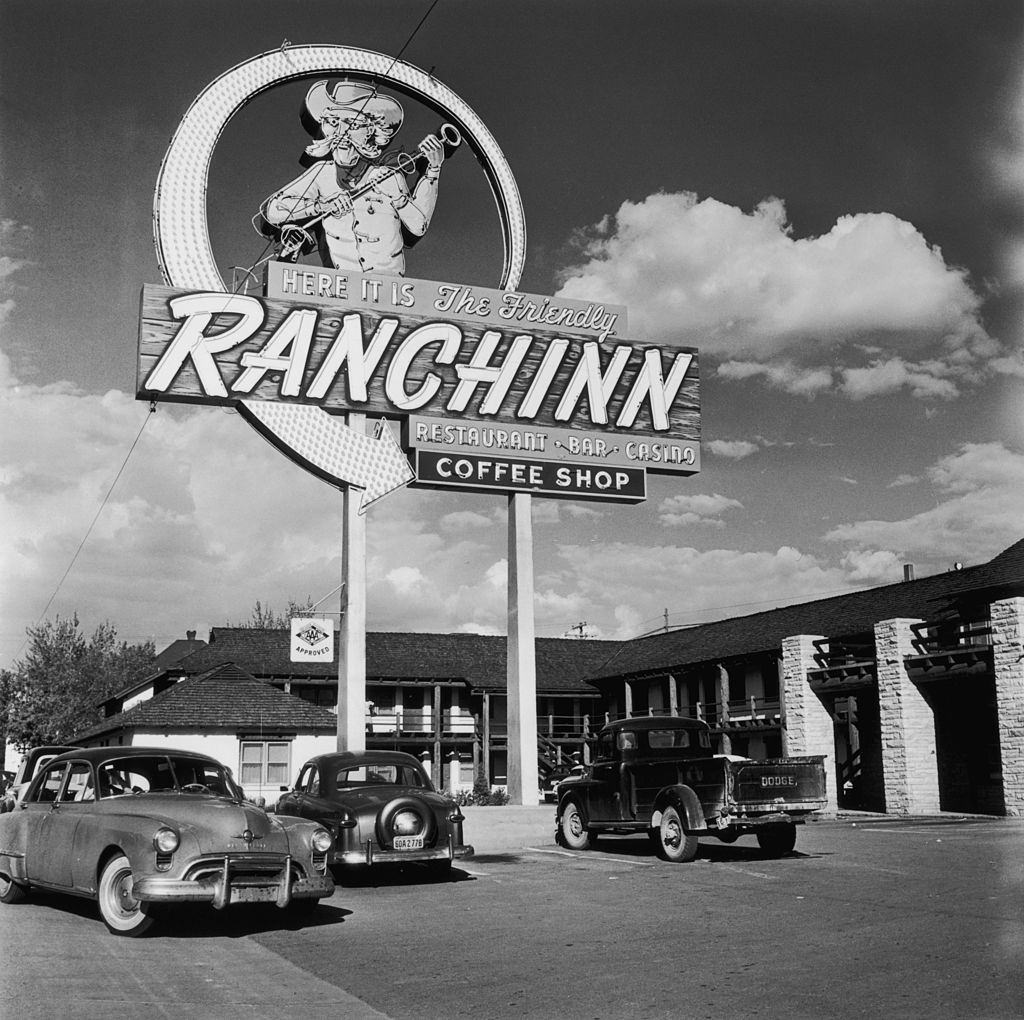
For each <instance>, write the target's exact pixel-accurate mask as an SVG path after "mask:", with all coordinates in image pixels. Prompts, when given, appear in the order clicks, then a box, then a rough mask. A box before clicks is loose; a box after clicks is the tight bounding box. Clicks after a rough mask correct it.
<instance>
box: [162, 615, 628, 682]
mask: <svg viewBox="0 0 1024 1020" xmlns="http://www.w3.org/2000/svg"><path fill="white" fill-rule="evenodd" d="M290 643H291V642H290V632H289V631H287V630H283V629H280V630H270V629H262V628H252V627H214V628H213V629H212V630H211V631H210V641H209V644H207V645H206V646H205V647H204V648H200V649H198V650H197V651H195V652H193V654H192V655H190V656H188V657H187V658H185V659H183V660H182V661H181V662H179V663H178V664H177V666H176V667H175V668H176V669H182V670H184V671H185V672H186V673H189V674H191V673H199V672H202V671H204V670H207V669H209V668H211V667H212V666H213V665H214V664H219V663H222V662H233V663H235V664H236V665H237V666H238V667H239V668H241V669H244V670H245V671H246V672H248V673H250V674H252V675H253V676H254V677H260V678H265V679H271V678H276V679H287V678H291V679H305V680H316V679H322V680H324V681H325V682H326V681H330V682H333V681H336V680H337V677H338V649H337V648H335V655H334V658H333V659H332V660H331V661H330V662H327V661H322V662H309V663H299V662H291V661H290V657H289V656H290V652H289V649H290ZM619 644H620V642H618V641H595V640H590V639H586V638H583V639H577V638H538V639H537V642H536V656H537V658H536V664H537V690H538V692H540V693H550V694H559V693H561V694H569V693H581V694H591V695H593V694H595V693H596V692H595V691H594V690H593V688H591V687H590V686H589V685H588V684H587V680H586V678H587V677H588V676H589V675H590V674H591V673H592V672H593V671H594V670H596V669H597V668H598V667H599V666H600V665H601V664H602V663H603V662H604V661H605V660H606V659H607V658H608V657H609V656H610V655H612V654H613V652H614V651H615V649H616V648H618V646H619ZM506 656H507V640H506V638H505V636H504V635H493V634H410V633H398V632H390V631H372V632H370V633H368V634H367V635H366V678H367V681H368V682H369V683H373V682H374V681H380V680H393V681H397V680H406V681H408V680H427V681H436V680H454V681H462V682H464V683H465V684H467V686H469V687H471V688H474V689H477V690H482V691H483V690H495V691H504V690H505V688H506V683H507V680H506V661H507V658H506Z"/></svg>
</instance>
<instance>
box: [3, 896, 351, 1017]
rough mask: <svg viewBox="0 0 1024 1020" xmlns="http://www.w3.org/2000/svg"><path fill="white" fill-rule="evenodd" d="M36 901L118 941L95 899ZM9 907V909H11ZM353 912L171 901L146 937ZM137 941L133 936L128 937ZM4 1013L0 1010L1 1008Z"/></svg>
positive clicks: (324, 921) (211, 932) (251, 930)
mask: <svg viewBox="0 0 1024 1020" xmlns="http://www.w3.org/2000/svg"><path fill="white" fill-rule="evenodd" d="M30 904H34V905H36V906H39V907H46V908H48V909H50V910H56V911H59V912H60V913H61V914H64V915H67V916H69V917H79V918H82V919H83V920H85V921H91V922H94V923H95V925H96V927H97V929H98V931H99V933H100V934H101V936H102V937H105V938H110V939H118V938H119V936H117V935H112V934H110V933H108V932H107V931H106V929H105V928H104V927H103V921H102V919H101V918H100V913H99V908H98V907H97V905H96V902H95V901H94V900H88V899H83V898H82V897H79V896H63V895H61V894H60V893H56V892H49V891H44V890H33V891H32V893H31V896H30V899H29V901H28V903H26V906H28V905H30ZM7 909H10V908H7ZM351 913H352V911H351V910H346V909H344V908H343V907H338V906H335V905H334V904H333V903H331V902H330V900H322V901H320V902H319V903H318V904H317V905H316V907H315V908H313V909H309V908H302V907H300V908H297V909H284V910H281V909H279V908H278V907H274V906H270V905H268V904H263V903H258V904H248V903H243V904H236V905H235V906H233V907H228V908H226V909H225V910H214V909H213V907H211V906H209V905H208V904H205V903H193V904H168V905H164V906H161V907H157V908H156V910H155V911H154V916H155V918H156V922H157V923H156V924H154V925H153V927H152V928H151V929H150V930H149V931H148V932H147V933H146V934H145V935H143V936H141V940H142V941H149V940H152V939H159V938H170V939H177V938H190V939H192V938H197V937H198V938H204V937H207V938H225V937H227V938H244V937H245V936H247V935H253V934H256V933H260V932H271V931H296V930H298V929H301V928H322V927H325V926H327V925H332V924H341V923H342V922H343V921H344V920H345V918H346V917H347V916H348V915H349V914H351ZM125 941H134V940H125ZM0 1012H2V1010H0Z"/></svg>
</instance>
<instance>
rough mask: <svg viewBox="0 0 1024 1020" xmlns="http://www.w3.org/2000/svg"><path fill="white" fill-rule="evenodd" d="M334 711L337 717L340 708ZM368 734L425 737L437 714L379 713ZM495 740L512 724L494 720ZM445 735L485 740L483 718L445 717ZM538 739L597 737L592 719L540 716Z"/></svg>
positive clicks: (368, 722)
mask: <svg viewBox="0 0 1024 1020" xmlns="http://www.w3.org/2000/svg"><path fill="white" fill-rule="evenodd" d="M333 711H334V712H335V713H336V712H337V708H334V709H333ZM366 732H367V733H368V734H371V735H377V736H388V735H395V736H424V735H430V736H433V735H434V734H435V727H434V712H433V711H431V710H430V709H408V708H407V709H390V710H384V711H380V710H375V711H373V712H369V713H367V715H366ZM489 732H490V736H491V738H492V739H494V738H498V739H505V738H506V737H507V736H508V722H507V721H506V720H504V719H502V720H495V719H492V720H491V723H490V727H489ZM441 733H442V734H443V735H445V736H457V737H476V738H477V739H482V738H483V726H482V724H481V721H480V718H479V717H478V716H476V715H471V714H470V713H468V712H452V711H444V712H442V713H441ZM537 733H538V735H540V736H542V737H545V738H547V739H550V740H555V741H559V740H568V741H579V740H585V739H586V738H587V737H589V736H593V735H594V729H593V722H592V718H591V716H590V715H580V716H576V715H551V714H549V715H538V716H537Z"/></svg>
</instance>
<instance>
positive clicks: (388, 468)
mask: <svg viewBox="0 0 1024 1020" xmlns="http://www.w3.org/2000/svg"><path fill="white" fill-rule="evenodd" d="M238 410H239V412H240V413H241V415H242V417H243V418H245V420H246V421H247V422H249V424H250V425H252V426H253V428H255V429H256V431H257V432H259V433H260V435H262V436H263V437H264V439H266V440H268V441H269V442H270V443H272V444H273V445H274V446H275V447H277V449H279V450H281V451H282V452H283V453H285V454H286V455H287V456H288V457H290V458H291V459H292V460H294V461H295V462H296V463H297V464H299V465H300V466H302V467H304V468H305V469H306V470H307V471H311V472H312V473H313V474H315V475H317V476H318V477H319V478H322V479H324V480H325V481H327V482H330V483H331V484H332V485H337V486H339V487H344V486H347V485H351V486H353V487H354V488H356V489H362V490H363V496H362V499H361V500H360V502H359V513H361V514H364V513H366V510H367V507H369V506H370V504H372V503H375V502H376V501H377V500H378V499H381V498H382V497H383V496H386V495H387V494H388V493H389V492H393V491H394V490H395V489H398V488H401V487H402V486H403V485H408V484H409V482H411V481H413V480H415V478H416V472H415V471H413V469H412V467H410V465H409V461H408V460H407V459H406V457H405V454H404V453H403V452H402V448H401V447H400V446H399V445H398V443H397V441H396V440H395V437H394V435H393V434H392V432H391V429H390V428H389V427H388V424H387V422H386V421H385V420H384V419H383V418H382V419H381V420H380V421H379V422H378V423H377V425H376V427H375V428H374V433H373V435H372V436H368V435H365V434H364V433H362V432H357V431H356V430H355V429H353V428H349V427H348V426H347V425H345V424H343V423H342V422H340V421H338V420H337V419H336V418H334V417H333V416H332V415H329V414H328V413H327V412H326V411H324V410H322V409H321V408H319V407H312V406H310V405H308V404H279V403H274V402H271V401H265V400H243V401H241V402H240V403H239V405H238Z"/></svg>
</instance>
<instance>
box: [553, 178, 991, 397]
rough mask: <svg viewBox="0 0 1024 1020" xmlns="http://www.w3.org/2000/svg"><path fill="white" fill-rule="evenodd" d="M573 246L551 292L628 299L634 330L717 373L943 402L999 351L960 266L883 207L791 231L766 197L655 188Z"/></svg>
mask: <svg viewBox="0 0 1024 1020" xmlns="http://www.w3.org/2000/svg"><path fill="white" fill-rule="evenodd" d="M580 246H581V255H582V258H581V260H580V261H579V262H578V263H577V264H575V265H572V266H570V267H568V268H567V269H566V270H565V272H564V273H563V277H562V279H563V283H562V287H561V290H560V292H559V294H560V295H561V296H565V297H574V298H580V299H584V300H591V301H598V300H600V301H605V302H615V303H621V304H625V305H628V306H629V308H630V314H631V328H633V329H635V331H636V332H637V333H638V334H640V335H643V336H646V337H650V338H651V339H653V340H657V341H660V342H663V343H672V344H682V345H693V346H696V347H698V348H699V349H700V350H701V352H702V354H704V355H705V356H709V357H710V358H712V359H714V360H717V361H719V362H720V363H721V365H720V368H719V374H720V375H722V377H723V378H726V379H730V380H741V379H752V378H759V379H761V380H762V381H764V382H765V383H767V384H768V385H769V386H772V387H776V388H779V389H783V390H786V391H787V392H792V393H797V394H801V395H804V396H813V395H815V394H817V393H820V392H822V391H824V390H827V389H830V388H836V390H837V392H839V393H842V394H844V395H846V396H848V397H851V398H854V399H864V398H865V397H868V396H874V395H878V394H885V393H892V392H896V391H898V390H905V391H907V392H909V393H911V394H912V395H913V396H917V397H920V398H922V399H936V398H939V399H947V398H949V397H951V396H955V395H956V394H957V393H958V392H960V387H961V386H963V385H970V384H974V383H976V382H977V381H978V380H979V379H981V378H982V377H983V376H984V374H985V373H986V372H987V371H991V367H990V362H991V360H992V359H994V358H996V357H998V356H1000V354H1001V353H1002V351H1001V347H1000V345H999V344H998V343H996V342H995V341H994V340H992V338H990V337H989V336H988V335H987V333H986V332H985V329H984V327H983V325H982V322H981V305H982V296H981V295H979V294H978V293H977V292H976V291H975V290H974V289H973V287H972V285H971V282H970V280H969V279H968V276H967V273H966V272H965V271H964V270H962V269H959V268H957V267H954V266H950V265H948V264H947V263H946V262H945V260H944V259H943V256H942V253H941V251H940V250H939V249H938V248H936V247H935V246H933V245H930V244H929V243H928V242H927V240H926V239H925V238H924V237H923V236H922V235H921V233H920V232H919V231H918V230H917V229H916V228H915V227H914V226H913V225H912V224H910V223H907V222H906V221H904V220H901V219H899V218H898V217H896V216H893V215H891V214H889V213H884V212H880V213H859V214H855V215H848V216H842V217H840V218H839V219H838V220H837V221H836V223H835V225H834V226H833V227H832V229H831V230H830V231H829V232H828V233H827V234H824V235H822V236H820V237H808V238H797V237H794V236H793V231H792V228H791V226H790V225H789V223H788V222H787V216H786V210H785V206H784V204H783V202H782V201H781V200H780V199H778V198H770V199H766V200H765V201H763V202H762V203H761V204H760V205H759V206H758V207H757V208H756V209H755V210H754V211H753V212H751V213H745V212H743V211H742V210H740V209H738V208H736V207H734V206H730V205H726V204H724V203H722V202H719V201H716V200H715V199H712V198H705V199H703V200H699V199H698V197H697V196H696V195H694V194H692V193H690V192H682V193H676V194H665V193H658V194H655V195H650V196H649V197H647V198H646V199H644V200H643V201H641V202H636V203H634V202H625V203H623V204H622V205H621V206H620V207H619V210H618V212H617V213H616V215H615V216H614V218H606V220H604V221H602V222H601V223H600V224H598V225H596V226H595V227H593V228H591V229H590V230H589V231H587V232H586V233H585V234H584V235H583V240H582V241H581V242H580ZM634 310H635V311H634Z"/></svg>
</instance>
